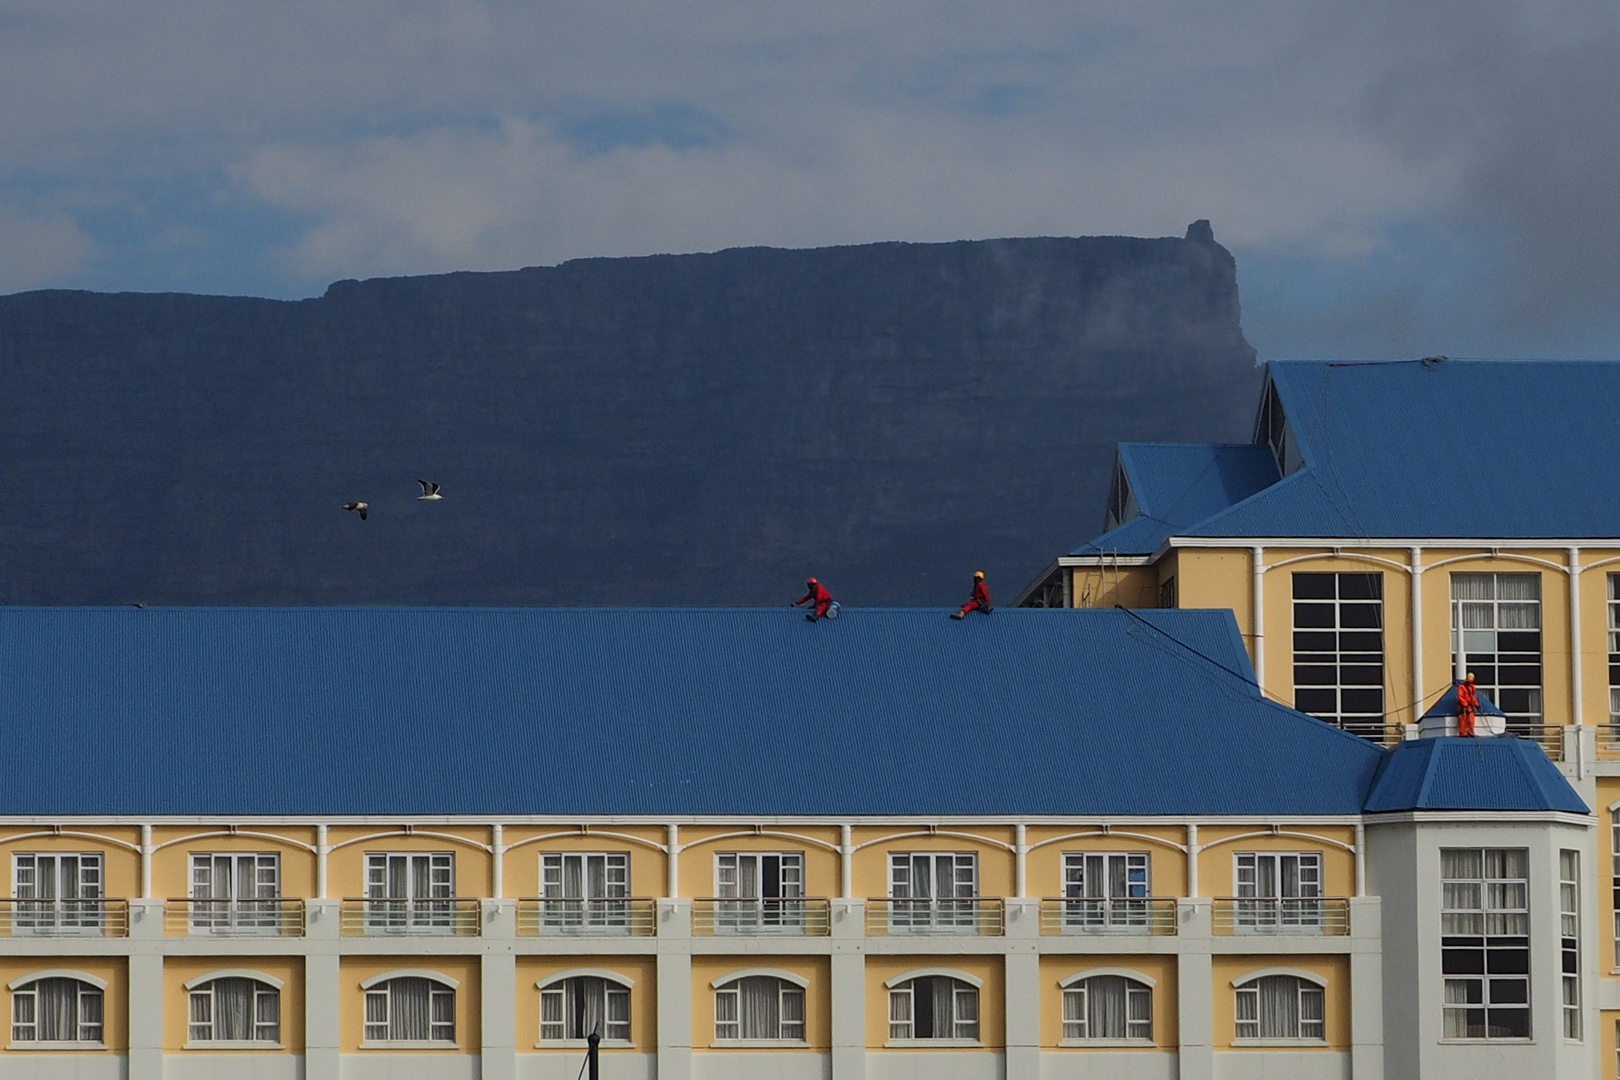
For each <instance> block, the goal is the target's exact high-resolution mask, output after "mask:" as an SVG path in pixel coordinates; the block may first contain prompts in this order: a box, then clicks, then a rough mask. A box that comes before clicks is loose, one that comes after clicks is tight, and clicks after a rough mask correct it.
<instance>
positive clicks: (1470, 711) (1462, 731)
mask: <svg viewBox="0 0 1620 1080" xmlns="http://www.w3.org/2000/svg"><path fill="white" fill-rule="evenodd" d="M1478 715H1479V690H1478V688H1477V687H1475V686H1474V673H1473V672H1472V671H1470V672H1469V673H1468V678H1466V679H1464V680H1463V681H1462V682H1460V683H1458V684H1457V734H1458V735H1463V736H1467V737H1469V738H1472V737H1473V734H1474V718H1475V717H1476V716H1478Z"/></svg>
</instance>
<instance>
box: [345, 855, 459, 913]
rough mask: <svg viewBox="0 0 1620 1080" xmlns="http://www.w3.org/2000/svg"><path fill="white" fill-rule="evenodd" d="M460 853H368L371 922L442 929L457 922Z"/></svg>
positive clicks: (367, 903)
mask: <svg viewBox="0 0 1620 1080" xmlns="http://www.w3.org/2000/svg"><path fill="white" fill-rule="evenodd" d="M455 871H456V857H455V855H454V854H453V853H451V852H448V851H442V852H440V851H435V852H415V851H403V852H383V851H373V852H367V853H366V901H367V902H366V925H367V927H368V928H369V929H375V930H387V931H395V932H400V931H411V930H417V931H425V932H428V933H434V932H438V931H442V930H443V929H445V928H447V927H449V926H450V925H451V924H452V919H453V916H454V906H453V905H452V904H451V903H449V901H450V900H451V899H452V898H453V897H454V896H455V895H456V873H455Z"/></svg>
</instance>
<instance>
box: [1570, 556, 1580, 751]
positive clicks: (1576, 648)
mask: <svg viewBox="0 0 1620 1080" xmlns="http://www.w3.org/2000/svg"><path fill="white" fill-rule="evenodd" d="M1569 722H1570V723H1571V724H1573V725H1575V727H1576V728H1577V729H1578V728H1579V727H1580V725H1581V549H1580V548H1578V547H1572V548H1570V549H1569Z"/></svg>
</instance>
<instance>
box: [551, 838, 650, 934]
mask: <svg viewBox="0 0 1620 1080" xmlns="http://www.w3.org/2000/svg"><path fill="white" fill-rule="evenodd" d="M540 895H541V912H540V917H541V919H542V921H543V923H544V925H546V926H547V927H560V928H562V929H568V928H570V927H578V928H590V929H593V930H607V929H610V928H613V927H625V926H628V925H629V915H630V905H629V903H628V897H629V896H630V854H629V852H624V851H566V852H547V853H545V854H543V855H541V856H540Z"/></svg>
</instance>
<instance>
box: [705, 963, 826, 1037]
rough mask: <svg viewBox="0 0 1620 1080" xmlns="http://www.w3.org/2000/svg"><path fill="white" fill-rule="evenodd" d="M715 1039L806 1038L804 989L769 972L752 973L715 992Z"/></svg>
mask: <svg viewBox="0 0 1620 1080" xmlns="http://www.w3.org/2000/svg"><path fill="white" fill-rule="evenodd" d="M714 1037H715V1038H716V1039H775V1040H794V1041H799V1042H803V1041H804V989H803V988H802V987H799V986H796V985H794V984H793V983H790V982H788V981H787V980H786V979H777V978H774V977H772V976H770V975H749V976H746V977H744V978H741V979H736V980H734V981H732V982H729V983H727V984H725V985H724V986H722V987H720V988H719V989H717V990H716V991H715V992H714Z"/></svg>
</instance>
